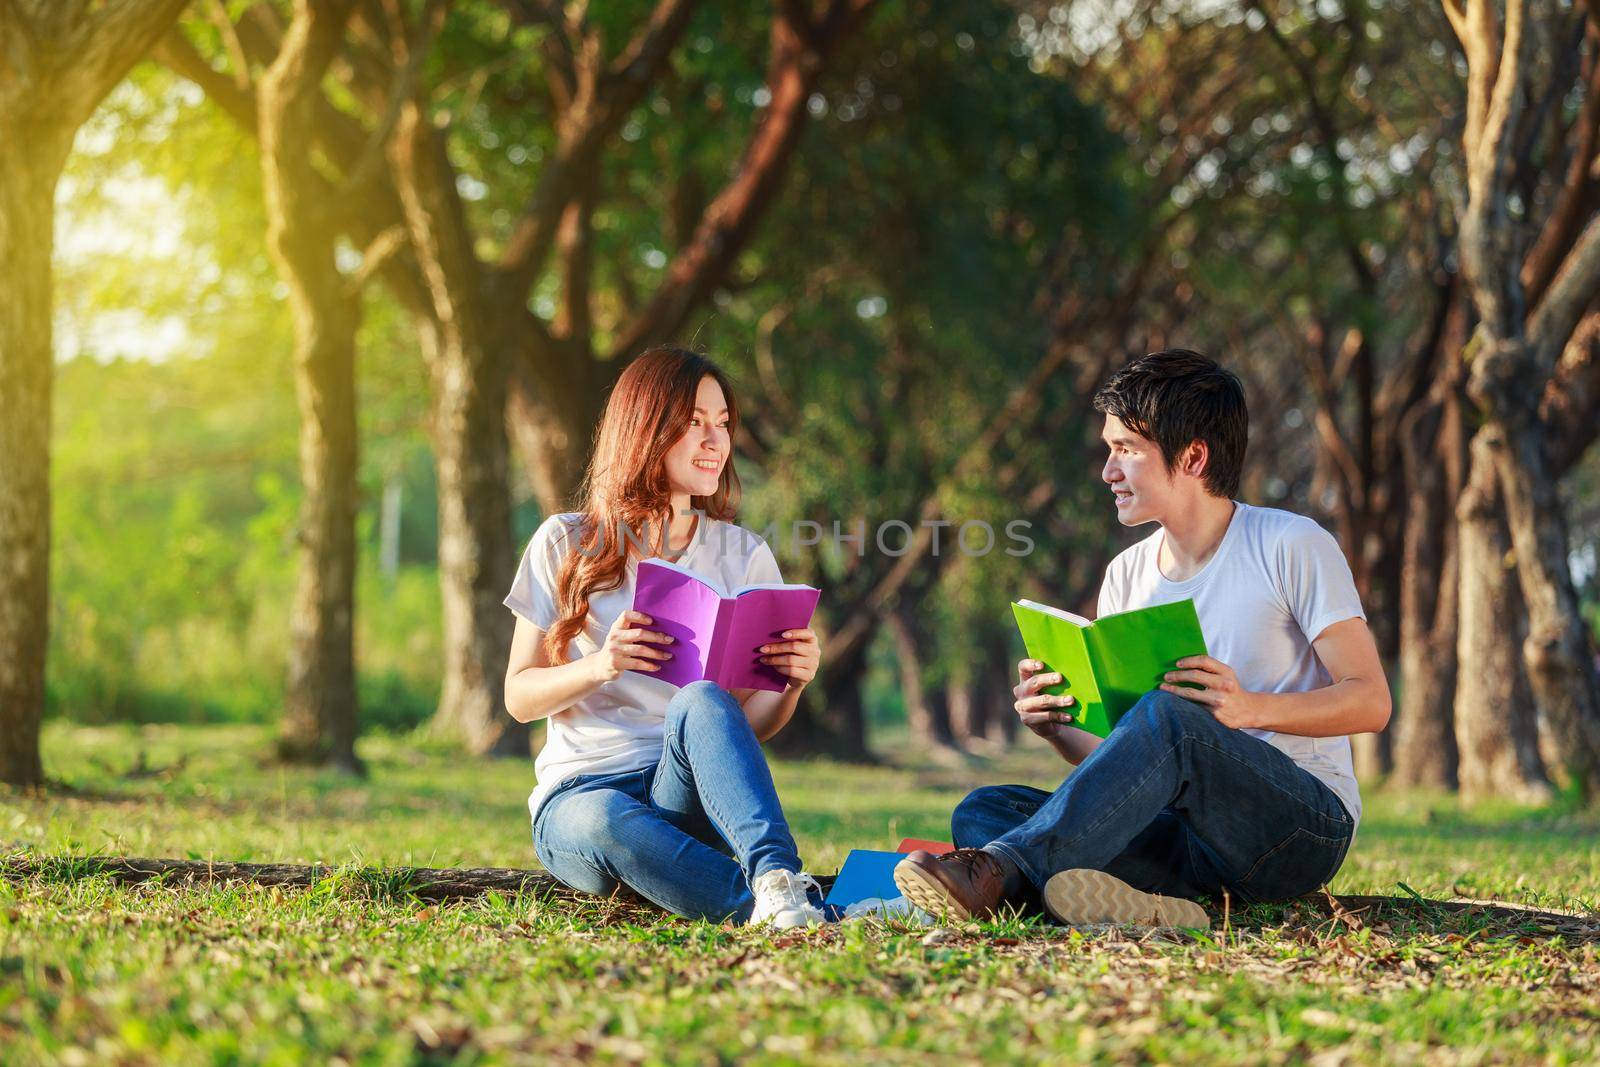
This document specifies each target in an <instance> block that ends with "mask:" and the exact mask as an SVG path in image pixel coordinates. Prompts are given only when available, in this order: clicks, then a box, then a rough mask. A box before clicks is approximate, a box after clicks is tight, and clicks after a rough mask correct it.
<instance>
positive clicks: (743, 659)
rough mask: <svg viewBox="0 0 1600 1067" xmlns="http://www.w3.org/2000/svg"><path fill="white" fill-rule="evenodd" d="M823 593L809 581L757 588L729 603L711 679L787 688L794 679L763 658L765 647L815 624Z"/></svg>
mask: <svg viewBox="0 0 1600 1067" xmlns="http://www.w3.org/2000/svg"><path fill="white" fill-rule="evenodd" d="M819 596H821V592H820V591H819V590H816V589H813V588H812V587H811V586H809V585H770V586H751V587H749V588H747V589H744V590H742V591H741V592H740V593H739V595H738V596H737V597H733V598H731V599H729V600H727V601H725V602H724V605H725V606H724V608H723V610H722V617H721V623H720V626H719V630H720V631H721V632H720V633H719V635H718V638H717V648H716V649H715V650H714V653H713V656H714V659H713V663H712V673H711V674H710V675H709V677H713V678H715V679H716V681H717V684H718V685H721V686H722V687H723V688H724V689H765V690H768V691H770V692H775V693H781V692H783V690H784V689H785V688H787V687H788V684H789V678H788V676H787V675H785V674H783V673H782V672H781V671H779V670H778V669H777V668H776V667H773V666H770V665H769V664H766V663H762V662H761V646H762V645H765V644H770V643H772V642H775V641H782V640H783V632H784V631H785V630H801V629H804V628H805V627H807V626H809V625H810V624H811V616H812V613H813V612H815V611H816V609H817V598H818V597H819Z"/></svg>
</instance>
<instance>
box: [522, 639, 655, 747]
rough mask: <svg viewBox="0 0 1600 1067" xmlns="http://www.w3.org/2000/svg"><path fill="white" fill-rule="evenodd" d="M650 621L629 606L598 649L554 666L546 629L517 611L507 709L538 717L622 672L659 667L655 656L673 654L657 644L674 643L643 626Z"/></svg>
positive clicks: (529, 717)
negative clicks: (545, 640) (630, 609)
mask: <svg viewBox="0 0 1600 1067" xmlns="http://www.w3.org/2000/svg"><path fill="white" fill-rule="evenodd" d="M649 625H651V619H650V617H649V616H647V615H643V614H640V613H639V612H637V611H624V612H623V613H622V614H621V615H619V616H617V621H616V622H614V623H612V625H611V631H610V632H609V633H607V634H606V642H605V644H604V645H603V646H601V648H600V649H599V650H598V651H596V652H594V653H592V654H590V655H587V656H584V657H582V658H580V659H575V660H573V661H571V662H570V663H562V664H558V665H551V663H550V657H549V656H548V655H546V654H545V650H544V631H543V630H541V629H539V627H537V626H535V625H534V624H533V623H531V622H529V621H528V620H527V619H524V618H522V617H521V616H518V617H517V629H516V631H515V632H514V633H513V634H512V635H511V657H510V659H509V661H508V662H507V664H506V710H507V711H509V712H510V713H511V717H512V718H513V719H516V720H517V721H518V722H538V721H539V720H540V719H544V718H548V717H549V716H551V715H554V714H555V713H556V712H558V711H565V710H566V709H567V708H570V707H571V706H572V705H574V704H576V703H577V702H578V701H580V700H582V699H583V698H584V697H586V696H588V695H589V694H590V693H592V692H594V691H595V690H596V689H598V688H600V687H601V686H602V685H604V684H605V683H606V682H609V681H611V680H612V679H613V678H615V677H617V676H618V675H620V674H621V673H622V672H623V671H627V670H647V671H656V670H660V667H658V666H656V661H658V660H665V659H670V658H671V657H672V654H671V653H670V652H664V651H662V650H661V649H659V648H656V647H654V646H655V645H656V644H663V645H669V644H671V643H672V638H670V637H668V636H667V635H666V634H662V633H657V632H655V631H652V630H646V629H644V628H643V627H646V626H649Z"/></svg>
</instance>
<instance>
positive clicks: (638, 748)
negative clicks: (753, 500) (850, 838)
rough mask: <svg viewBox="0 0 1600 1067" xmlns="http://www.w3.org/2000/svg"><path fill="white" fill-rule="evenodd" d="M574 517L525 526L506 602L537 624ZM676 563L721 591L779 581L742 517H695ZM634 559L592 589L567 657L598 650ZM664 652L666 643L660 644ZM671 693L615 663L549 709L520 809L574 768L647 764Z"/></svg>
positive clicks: (572, 547) (552, 617) (624, 600)
mask: <svg viewBox="0 0 1600 1067" xmlns="http://www.w3.org/2000/svg"><path fill="white" fill-rule="evenodd" d="M582 521H583V516H582V515H581V514H578V513H568V514H564V515H552V516H550V517H549V518H548V519H546V520H545V521H544V523H543V524H542V525H540V527H539V529H538V530H536V531H535V532H534V535H533V539H532V540H530V541H529V542H528V548H527V550H526V551H525V552H523V554H522V563H521V564H520V565H519V566H518V568H517V578H516V581H515V582H513V583H512V585H511V592H510V593H509V594H508V595H507V596H506V598H505V605H506V607H508V608H510V609H511V610H512V611H514V612H516V613H517V614H518V615H520V616H522V617H523V618H524V619H527V620H528V621H529V622H531V623H533V625H535V626H537V627H538V628H539V629H541V630H549V629H550V628H551V627H553V626H554V625H555V624H556V621H557V619H558V618H559V617H560V614H559V612H558V611H557V609H556V577H557V575H558V574H559V573H560V571H561V563H562V561H563V560H564V559H565V558H566V557H567V554H568V553H570V552H574V551H577V549H578V544H579V540H578V536H577V535H578V532H579V527H580V526H581V524H582ZM676 563H677V564H678V565H679V566H680V567H686V568H688V569H689V570H692V571H694V572H695V573H696V574H698V575H700V576H701V577H702V578H704V579H706V580H707V581H708V582H710V583H711V585H712V586H713V587H714V588H718V589H721V590H722V592H723V594H724V595H726V594H729V593H731V592H732V591H733V590H735V589H737V588H738V587H739V586H741V585H755V584H773V583H778V582H781V581H783V576H782V575H781V574H779V572H778V561H777V559H776V558H774V557H773V555H772V549H771V548H770V547H769V546H768V545H767V543H766V542H765V541H763V540H761V538H760V537H759V536H758V535H756V534H754V533H752V532H751V531H749V530H746V529H744V528H743V527H742V526H735V525H734V524H732V523H729V522H723V521H721V520H719V519H712V518H709V517H707V516H705V515H702V516H700V519H699V521H698V522H697V523H696V526H695V531H694V535H693V537H692V538H691V540H690V543H689V547H688V548H686V549H685V550H684V552H683V554H682V555H681V556H679V557H678V559H677V560H676ZM638 571H639V561H638V559H637V558H635V557H633V556H631V555H630V556H629V559H628V564H627V569H626V571H625V573H624V575H623V580H622V584H621V585H620V586H618V587H617V588H616V589H607V590H605V591H603V592H598V593H594V594H591V596H590V597H589V615H588V618H587V619H585V621H584V628H583V632H582V633H580V634H579V635H578V636H577V637H575V638H573V640H572V641H571V643H569V644H568V645H567V654H568V656H569V657H570V658H571V659H579V658H581V657H583V656H587V655H589V654H590V653H592V652H596V651H598V650H599V648H600V646H601V645H602V644H603V643H604V642H605V639H606V634H607V633H609V632H610V631H611V625H612V623H614V622H616V621H617V616H619V615H621V614H622V613H623V612H624V611H627V610H628V609H629V608H631V607H632V606H633V590H634V586H635V585H636V584H637V582H638ZM669 651H670V646H669ZM677 692H678V687H677V686H675V685H673V684H672V683H671V682H664V681H662V680H661V679H659V678H652V677H650V675H648V674H645V673H643V672H640V671H624V672H623V673H622V674H620V675H618V676H617V677H616V678H614V679H612V680H611V681H609V682H606V683H604V684H602V685H601V686H600V687H599V688H598V689H596V690H594V691H593V692H592V693H590V694H589V695H588V696H586V697H584V698H583V699H582V700H579V701H578V702H577V703H575V704H573V705H571V706H570V707H567V708H565V709H563V710H561V711H558V712H556V713H555V714H553V715H551V716H550V718H549V719H548V720H547V722H548V723H549V735H548V737H547V738H546V740H545V745H544V749H543V751H541V752H540V753H539V758H538V759H537V760H536V761H535V762H534V774H535V775H536V776H537V780H538V784H537V785H535V786H534V789H533V792H532V793H531V794H530V795H529V796H528V814H529V815H530V816H533V815H537V814H538V812H539V805H540V804H541V803H543V802H544V798H545V797H546V796H548V795H549V793H550V790H552V789H554V788H555V786H556V785H557V783H559V782H561V781H563V780H564V779H566V778H570V777H571V776H572V775H575V774H612V773H617V772H621V771H631V770H639V769H642V768H644V767H650V766H654V765H655V764H656V762H657V761H658V760H660V758H661V735H662V730H663V724H664V723H665V721H666V714H667V704H668V702H670V701H671V700H672V698H673V696H675V695H676V694H677Z"/></svg>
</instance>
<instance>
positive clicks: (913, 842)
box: [894, 837, 956, 856]
mask: <svg viewBox="0 0 1600 1067" xmlns="http://www.w3.org/2000/svg"><path fill="white" fill-rule="evenodd" d="M918 849H921V850H922V851H924V852H932V853H933V854H934V855H935V856H942V855H944V854H945V853H946V852H954V851H955V850H956V846H954V845H952V844H950V843H949V842H948V841H922V840H919V839H917V838H915V837H908V838H906V839H905V840H904V841H902V842H900V843H899V844H898V845H896V846H895V847H894V850H895V851H896V852H915V851H917V850H918Z"/></svg>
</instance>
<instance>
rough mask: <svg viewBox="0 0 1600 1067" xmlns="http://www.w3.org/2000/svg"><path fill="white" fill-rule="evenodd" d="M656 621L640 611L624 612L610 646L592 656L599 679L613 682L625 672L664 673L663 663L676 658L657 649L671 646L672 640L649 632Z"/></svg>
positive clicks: (613, 627) (614, 625) (609, 639)
mask: <svg viewBox="0 0 1600 1067" xmlns="http://www.w3.org/2000/svg"><path fill="white" fill-rule="evenodd" d="M652 623H653V620H652V619H651V618H650V616H648V615H646V614H644V613H643V612H639V611H624V612H623V613H622V614H621V615H618V616H617V621H616V622H614V623H612V624H611V630H610V632H609V633H607V634H606V643H605V644H603V645H601V646H600V648H599V649H598V650H596V651H595V652H593V653H591V654H590V655H589V657H588V658H589V659H591V660H593V661H594V671H595V677H596V678H598V679H599V680H600V681H601V682H609V681H611V680H613V679H614V678H616V677H618V676H619V675H621V674H622V672H623V671H632V670H642V671H646V672H648V673H651V674H654V673H655V672H656V671H659V670H660V669H661V667H660V662H661V661H662V660H669V659H671V658H672V653H671V652H666V651H663V650H662V649H659V648H656V647H655V646H656V645H670V644H672V638H670V637H668V636H667V635H666V634H664V633H659V632H657V631H655V630H647V629H645V627H647V626H650V625H651V624H652Z"/></svg>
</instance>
